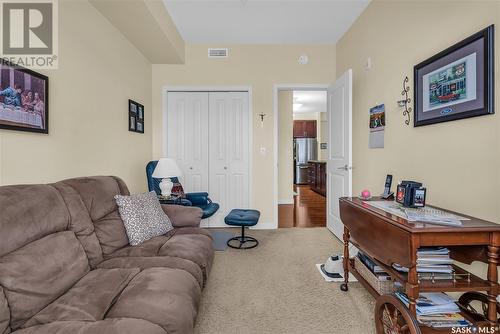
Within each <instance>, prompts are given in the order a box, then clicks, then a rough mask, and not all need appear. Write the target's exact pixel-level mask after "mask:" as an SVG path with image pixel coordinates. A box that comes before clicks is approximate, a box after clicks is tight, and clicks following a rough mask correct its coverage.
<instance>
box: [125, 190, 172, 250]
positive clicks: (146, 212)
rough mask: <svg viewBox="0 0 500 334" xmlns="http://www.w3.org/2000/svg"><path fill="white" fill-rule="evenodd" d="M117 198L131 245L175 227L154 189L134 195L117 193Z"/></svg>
mask: <svg viewBox="0 0 500 334" xmlns="http://www.w3.org/2000/svg"><path fill="white" fill-rule="evenodd" d="M115 200H116V204H117V205H118V211H119V212H120V216H121V217H122V220H123V224H124V225H125V231H126V232H127V236H128V240H129V243H130V245H132V246H135V245H139V244H140V243H143V242H144V241H146V240H149V239H151V238H154V237H157V236H159V235H162V234H165V233H167V232H168V231H170V230H172V229H173V226H172V222H171V221H170V219H169V218H168V216H167V215H166V214H165V212H163V210H162V208H161V205H160V202H159V201H158V198H157V197H156V193H155V192H154V191H151V192H149V193H144V194H138V195H132V196H122V195H116V196H115Z"/></svg>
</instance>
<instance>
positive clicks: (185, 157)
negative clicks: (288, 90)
mask: <svg viewBox="0 0 500 334" xmlns="http://www.w3.org/2000/svg"><path fill="white" fill-rule="evenodd" d="M167 100H168V101H167V120H166V122H167V128H166V130H167V133H166V136H165V138H166V140H167V143H166V146H167V156H168V157H171V158H174V159H176V160H177V162H178V164H179V167H180V168H181V169H182V171H183V174H184V176H183V178H182V182H183V185H184V188H185V191H186V192H194V191H207V192H208V193H209V195H210V198H211V199H212V200H213V201H214V202H216V203H219V205H220V209H219V211H218V212H217V213H216V214H215V215H213V216H212V217H210V218H209V219H205V220H204V221H203V222H202V224H203V226H210V227H216V226H224V217H225V216H226V215H227V214H228V213H229V211H231V209H234V208H248V207H249V202H250V199H249V196H250V187H249V164H250V160H249V156H250V152H249V130H250V129H249V106H248V93H247V92H169V93H168V96H167Z"/></svg>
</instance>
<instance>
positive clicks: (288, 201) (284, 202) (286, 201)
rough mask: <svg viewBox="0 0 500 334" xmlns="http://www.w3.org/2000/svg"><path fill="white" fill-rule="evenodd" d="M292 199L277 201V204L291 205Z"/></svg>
mask: <svg viewBox="0 0 500 334" xmlns="http://www.w3.org/2000/svg"><path fill="white" fill-rule="evenodd" d="M293 203H294V202H293V198H292V199H279V200H278V205H279V204H293Z"/></svg>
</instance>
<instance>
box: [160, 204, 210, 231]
mask: <svg viewBox="0 0 500 334" xmlns="http://www.w3.org/2000/svg"><path fill="white" fill-rule="evenodd" d="M161 208H162V209H163V212H165V214H166V215H167V216H168V218H170V220H171V221H172V225H173V226H174V227H199V226H200V223H201V217H202V215H203V211H202V210H201V209H200V208H198V207H195V206H182V205H171V204H162V205H161Z"/></svg>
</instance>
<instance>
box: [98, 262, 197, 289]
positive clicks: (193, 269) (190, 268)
mask: <svg viewBox="0 0 500 334" xmlns="http://www.w3.org/2000/svg"><path fill="white" fill-rule="evenodd" d="M98 267H99V268H108V269H109V268H139V269H141V270H144V269H148V268H156V267H160V268H173V269H182V270H185V271H187V272H188V273H190V274H191V275H193V277H194V278H195V279H196V280H197V281H198V283H199V284H200V286H201V287H203V285H204V284H205V282H204V281H203V272H202V270H201V268H200V266H198V265H197V264H196V263H194V262H192V261H190V260H186V259H181V258H178V257H172V256H151V257H115V258H112V259H109V260H105V261H103V262H101V263H99V265H98Z"/></svg>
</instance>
